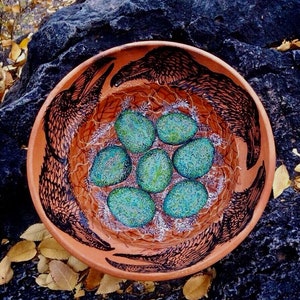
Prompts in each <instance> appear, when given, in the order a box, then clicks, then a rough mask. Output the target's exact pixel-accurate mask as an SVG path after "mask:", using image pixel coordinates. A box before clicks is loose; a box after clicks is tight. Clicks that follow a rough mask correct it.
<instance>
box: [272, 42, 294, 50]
mask: <svg viewBox="0 0 300 300" xmlns="http://www.w3.org/2000/svg"><path fill="white" fill-rule="evenodd" d="M290 48H291V42H289V41H287V40H283V42H282V43H281V45H280V46H278V47H276V49H277V50H278V51H282V52H284V51H287V50H289V49H290Z"/></svg>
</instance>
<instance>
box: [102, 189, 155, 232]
mask: <svg viewBox="0 0 300 300" xmlns="http://www.w3.org/2000/svg"><path fill="white" fill-rule="evenodd" d="M107 204H108V207H109V209H110V211H111V213H112V214H113V215H114V217H115V218H116V219H117V220H118V221H119V222H121V223H122V224H123V225H125V226H128V227H131V228H135V227H142V226H144V225H146V224H147V223H149V222H150V221H151V220H152V219H153V217H154V214H155V204H154V202H153V200H152V198H151V197H150V195H149V194H148V193H147V192H145V191H143V190H141V189H137V188H134V187H121V188H117V189H114V190H113V191H111V192H110V194H109V196H108V199H107Z"/></svg>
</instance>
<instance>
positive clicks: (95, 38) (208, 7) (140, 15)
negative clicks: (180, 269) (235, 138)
mask: <svg viewBox="0 0 300 300" xmlns="http://www.w3.org/2000/svg"><path fill="white" fill-rule="evenodd" d="M80 2H81V3H79V2H78V3H77V4H75V5H73V6H70V7H67V8H64V9H61V10H60V11H58V12H57V13H55V14H54V15H52V16H51V18H49V20H48V21H46V22H45V23H44V24H43V26H42V27H41V28H40V30H39V31H38V32H37V33H36V34H34V36H33V39H32V41H31V43H30V44H29V55H28V62H27V64H26V66H25V67H24V69H23V74H22V77H21V79H20V80H19V82H18V83H17V84H16V85H15V86H14V88H12V90H11V92H10V93H9V94H8V95H7V97H6V99H5V101H4V102H3V103H2V105H1V107H0V139H1V144H0V235H1V236H0V238H1V237H2V236H5V237H8V238H10V239H12V240H14V239H16V238H17V237H18V235H19V234H20V233H21V232H22V231H23V230H24V229H25V228H26V227H27V226H28V225H30V224H32V223H33V222H35V221H36V220H37V219H38V218H37V216H36V214H35V212H34V209H33V206H32V204H31V200H30V196H29V192H28V188H27V184H26V169H25V160H26V150H25V149H24V146H26V145H27V144H28V138H29V134H30V130H31V127H32V125H33V122H34V119H35V117H36V114H37V112H38V110H39V108H40V107H41V105H42V104H43V102H44V100H45V97H46V96H47V94H48V93H49V92H50V90H51V89H52V88H53V87H54V86H55V85H56V84H57V83H58V82H59V80H60V79H61V78H62V77H63V76H64V75H66V74H67V73H68V72H69V71H70V70H71V69H73V68H74V67H75V66H77V65H78V64H79V63H81V62H83V61H84V60H86V59H87V58H89V57H91V56H92V55H95V54H96V53H98V52H99V51H103V50H105V49H108V48H110V47H113V46H116V45H120V44H124V43H127V42H133V41H139V40H153V39H156V40H172V41H177V42H183V43H186V44H190V45H194V46H196V47H199V48H202V49H204V50H207V51H209V52H211V53H213V54H215V55H217V56H219V57H220V58H222V59H224V60H225V61H226V62H228V63H229V64H230V65H232V66H233V67H234V68H235V69H237V70H238V71H239V72H240V73H241V74H242V75H243V76H245V78H246V79H247V80H248V82H249V83H250V84H251V85H252V87H253V88H254V90H255V91H256V92H257V94H258V95H259V97H260V98H261V100H262V102H263V104H264V106H265V108H266V110H267V113H268V115H269V117H270V120H271V124H272V127H273V130H274V135H275V141H276V146H277V156H278V164H280V163H284V164H286V165H287V167H288V169H289V171H290V174H291V176H294V175H295V174H294V173H293V168H294V167H295V165H296V164H297V163H299V162H300V158H299V157H298V156H296V155H294V154H293V153H292V149H293V148H297V149H298V151H300V142H299V138H300V117H299V115H300V101H299V99H300V98H299V86H300V50H293V51H288V52H284V53H282V52H278V51H276V50H275V49H273V48H271V47H273V46H276V45H278V44H280V43H281V41H282V40H283V39H285V38H286V39H291V38H299V37H300V2H299V0H274V1H264V0H247V1H241V0H233V1H217V0H203V1H196V0H194V1H192V0H181V1H167V0H146V1H145V0H109V1H108V0H106V1H104V0H86V1H80ZM299 200H300V199H299V194H297V193H296V192H295V191H294V190H292V188H289V189H288V190H287V191H286V192H285V193H284V194H283V195H282V196H281V197H280V198H279V199H275V200H274V199H271V200H270V202H269V204H268V206H267V208H266V210H265V212H264V214H263V217H262V218H261V220H260V222H259V223H258V224H257V226H256V227H255V229H254V230H253V232H252V233H251V235H250V236H249V237H248V238H247V239H246V240H245V241H244V242H243V243H242V244H241V245H240V247H238V248H237V249H236V250H235V251H233V252H232V253H231V254H230V255H228V256H227V257H226V258H224V259H223V260H222V261H220V262H219V263H217V264H216V265H215V267H216V269H217V278H216V279H215V281H214V283H213V286H212V289H211V291H210V293H209V298H210V299H291V300H293V299H300V287H299V284H297V282H299V281H300V277H299V269H300V265H299V255H300V249H299V247H300V245H299V224H300V211H299V210H300V209H299V207H300V206H299ZM1 251H2V250H1ZM3 253H4V252H3ZM1 256H2V253H1ZM18 272H19V273H22V274H23V272H25V271H24V270H23V269H22V267H18V268H17V267H16V269H15V273H16V274H18ZM33 276H34V275H32V274H31V273H30V272H29V273H28V279H27V281H26V280H25V279H24V276H23V277H22V276H21V275H19V277H18V276H17V277H16V279H14V281H13V283H12V284H9V285H7V286H6V287H5V288H2V287H0V295H1V296H3V297H4V298H5V299H12V298H14V299H21V298H23V299H26V297H29V295H30V298H31V299H41V297H40V296H41V293H42V292H41V289H37V288H35V287H34V284H33V280H32V278H33ZM20 278H21V279H20ZM24 282H27V285H25V286H26V288H24ZM164 284H165V285H166V283H164ZM17 286H19V287H22V286H23V287H22V289H21V291H22V292H21V293H20V292H18V289H17ZM162 286H163V284H162ZM158 290H159V288H158ZM57 295H58V294H57ZM59 295H61V294H59ZM161 295H163V294H161ZM152 296H153V295H152ZM55 297H56V296H55V294H52V293H49V295H47V297H46V298H47V299H54V298H55ZM61 297H64V298H66V299H67V298H68V295H65V296H61ZM111 297H112V298H111V299H137V298H134V297H133V296H132V298H131V296H130V295H128V296H124V295H123V296H121V295H112V296H111ZM153 297H154V296H153ZM182 297H183V296H182V294H181V293H180V292H178V291H174V292H172V291H171V290H170V291H169V292H168V294H164V295H163V296H162V299H183V298H182ZM157 298H159V297H158V296H157Z"/></svg>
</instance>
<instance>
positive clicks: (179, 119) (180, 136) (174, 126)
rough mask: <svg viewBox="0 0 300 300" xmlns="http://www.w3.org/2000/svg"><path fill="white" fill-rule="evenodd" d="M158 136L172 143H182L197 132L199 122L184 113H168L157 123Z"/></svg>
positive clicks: (165, 141)
mask: <svg viewBox="0 0 300 300" xmlns="http://www.w3.org/2000/svg"><path fill="white" fill-rule="evenodd" d="M156 129H157V134H158V137H159V139H160V140H161V141H163V142H164V143H167V144H171V145H178V144H182V143H184V142H186V141H188V140H189V139H191V138H192V137H193V136H194V135H195V134H196V132H197V130H198V126H197V122H196V121H195V120H194V119H192V118H191V117H189V116H187V115H185V114H183V113H168V114H166V115H163V116H161V117H160V118H159V119H158V120H157V123H156Z"/></svg>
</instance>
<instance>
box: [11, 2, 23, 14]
mask: <svg viewBox="0 0 300 300" xmlns="http://www.w3.org/2000/svg"><path fill="white" fill-rule="evenodd" d="M11 11H12V12H13V13H15V14H19V13H20V12H21V6H20V4H14V5H12V6H11Z"/></svg>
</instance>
